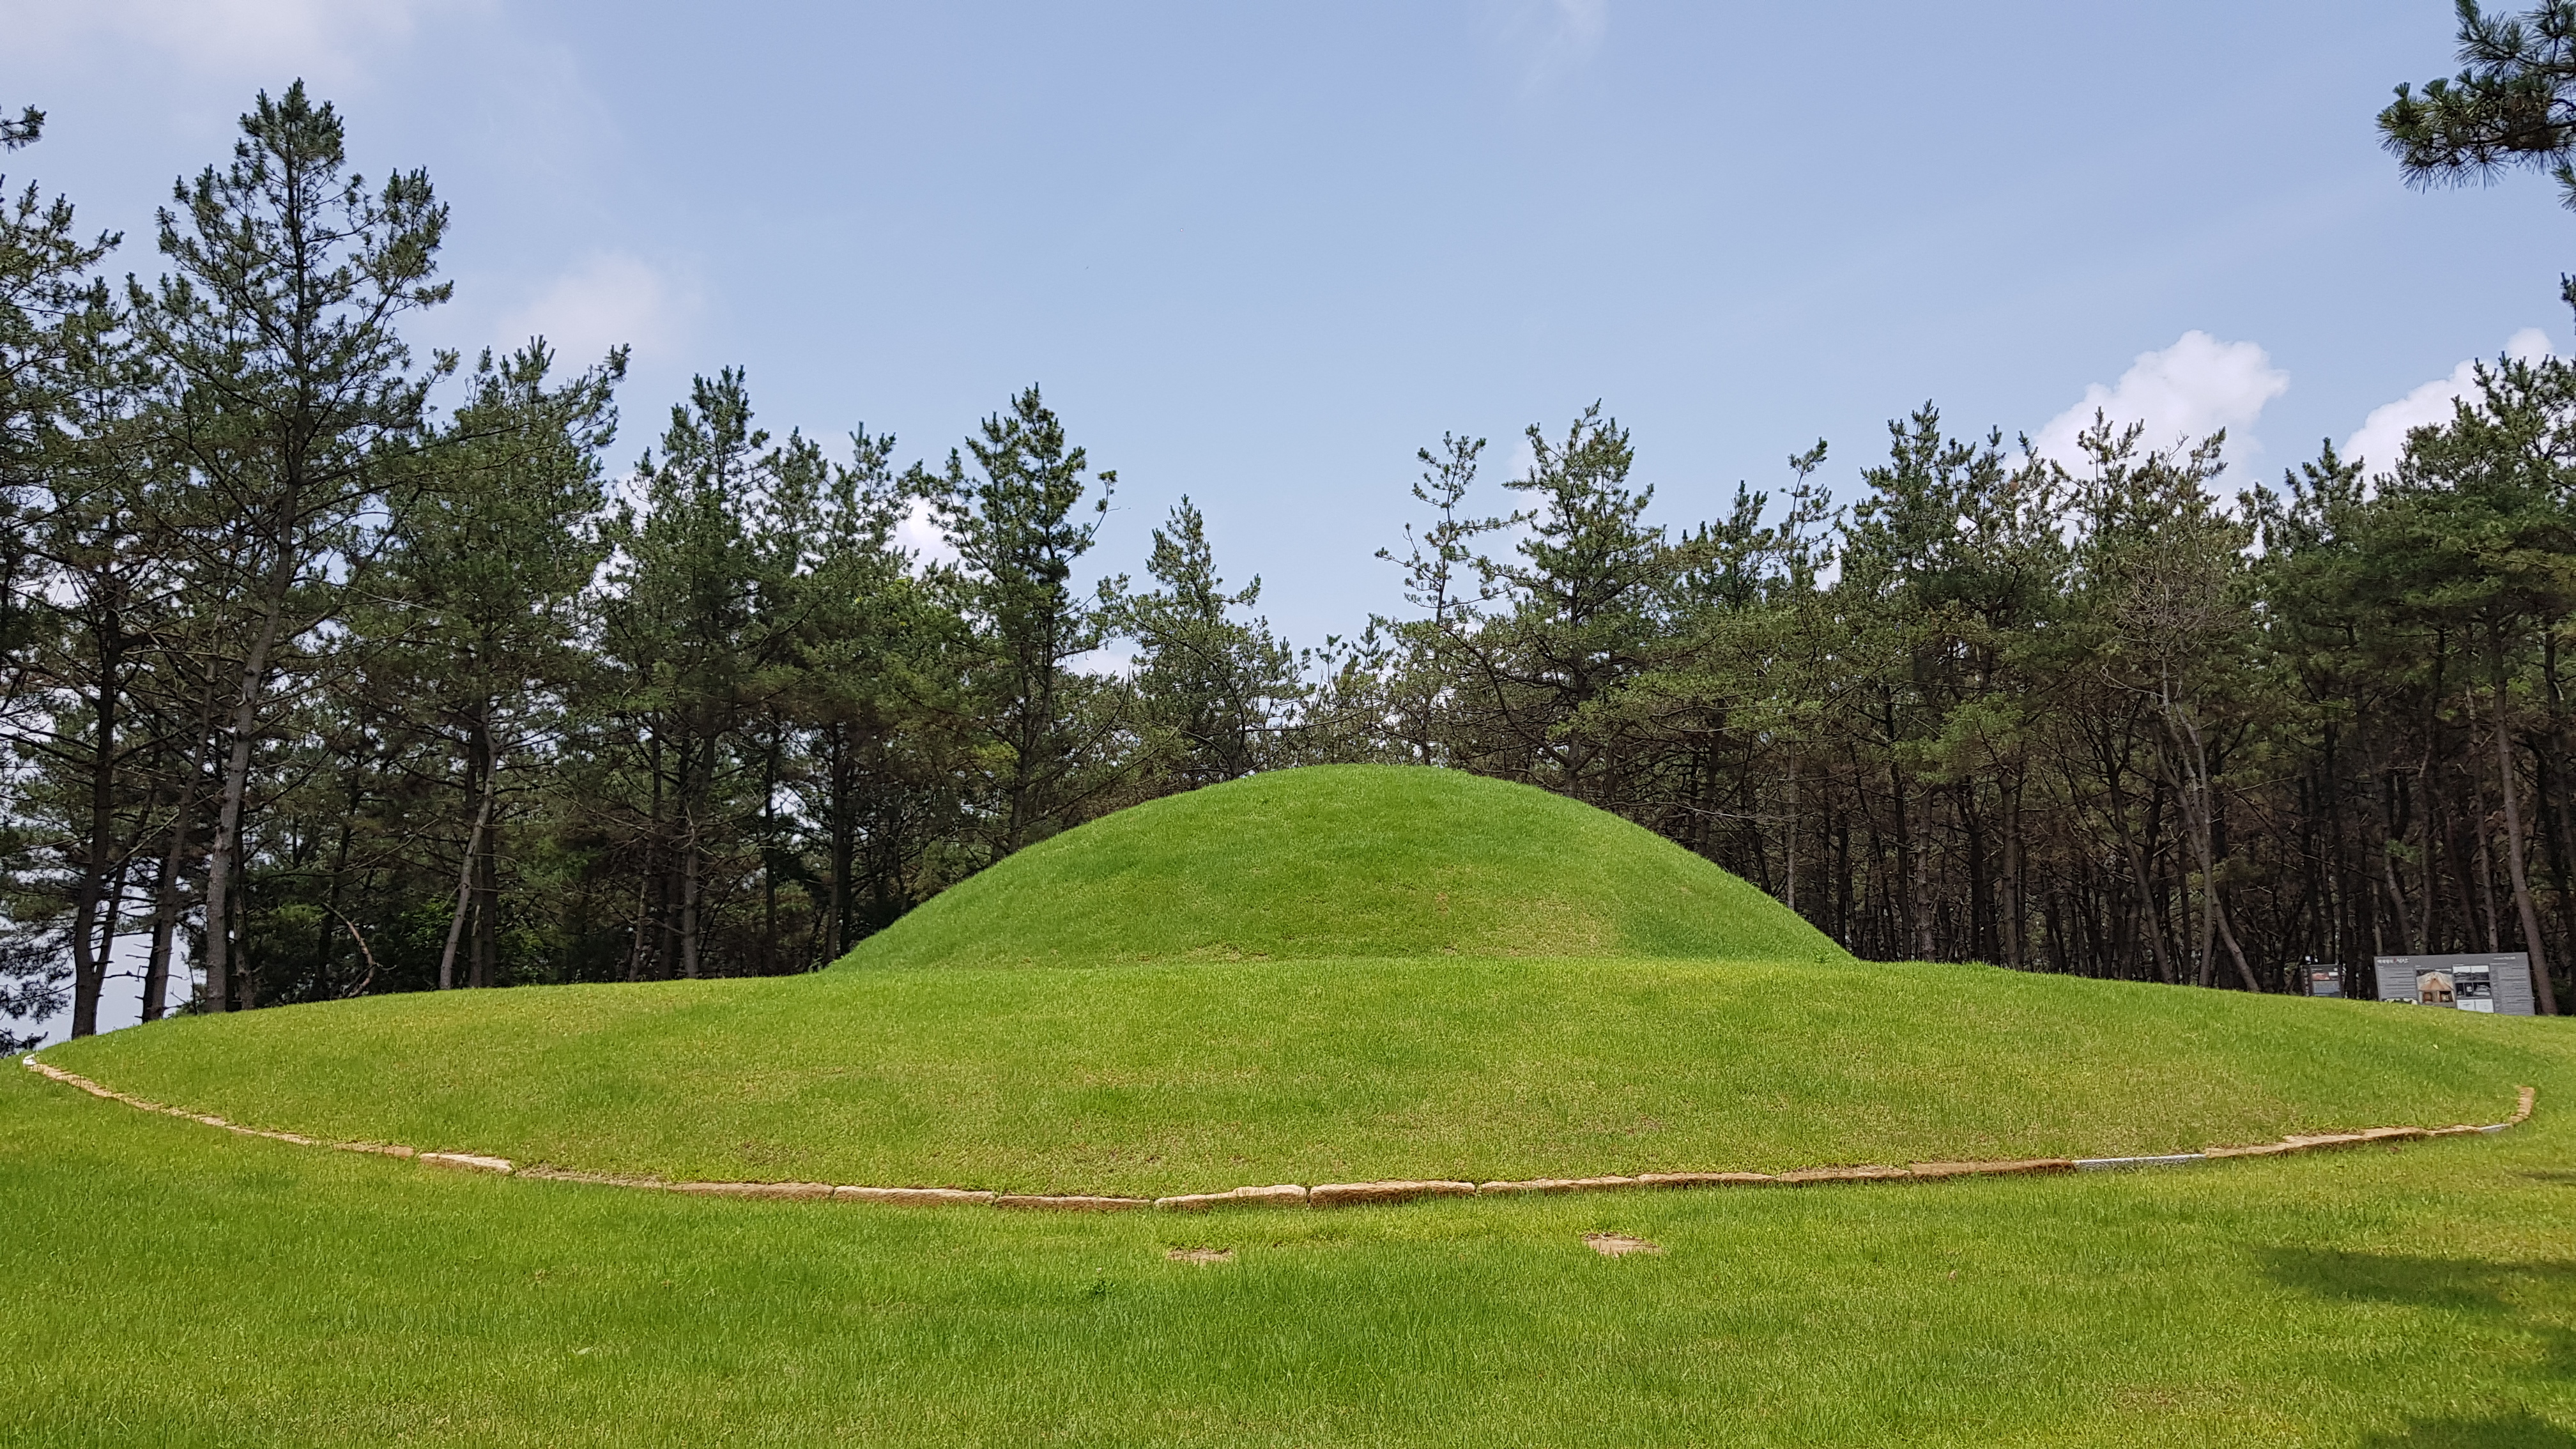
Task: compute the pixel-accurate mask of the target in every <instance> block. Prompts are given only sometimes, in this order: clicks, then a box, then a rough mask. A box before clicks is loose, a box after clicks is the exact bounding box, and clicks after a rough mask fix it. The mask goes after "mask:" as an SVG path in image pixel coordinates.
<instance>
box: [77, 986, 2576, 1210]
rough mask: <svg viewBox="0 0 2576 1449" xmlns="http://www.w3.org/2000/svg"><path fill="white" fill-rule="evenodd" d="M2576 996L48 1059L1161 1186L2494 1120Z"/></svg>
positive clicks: (753, 1169) (1011, 1031)
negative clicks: (2447, 1006)
mask: <svg viewBox="0 0 2576 1449" xmlns="http://www.w3.org/2000/svg"><path fill="white" fill-rule="evenodd" d="M2557 1025H2558V1024H2557V1023H2553V1022H2539V1021H2533V1020H2529V1019H2510V1018H2496V1017H2484V1016H2477V1015H2473V1014H2469V1013H2461V1012H2428V1011H2424V1010H2421V1009H2419V1008H2408V1007H2393V1006H2381V1005H2377V1004H2373V1003H2362V1002H2331V1001H2309V1000H2303V999H2290V998H2281V997H2247V996H2243V995H2239V994H2234V993H2218V992H2197V991H2181V990H2175V989H2171V988H2162V987H2153V986H2139V985H2124V984H2118V983H2109V982H2096V981H2083V980H2076V979H2070V978H2065V977H2049V976H2032V975H2022V974H2017V973H2013V972H2006V971H1997V970H1991V969H1985V968H1978V967H1962V966H1861V965H1857V964H1850V965H1840V966H1814V965H1805V966H1781V965H1767V964H1758V963H1746V962H1717V963H1711V962H1684V961H1654V960H1649V961H1584V960H1574V961H1555V960H1548V961H1527V960H1522V961H1468V960H1451V959H1446V958H1442V959H1435V960H1430V961H1347V962H1277V961H1272V962H1241V963H1235V964H1195V963H1194V964H1179V965H1141V966H1140V965H1129V966H1107V967H1089V968H1060V969H1052V970H1034V971H990V970H983V969H978V968H920V969H913V970H904V971H857V970H836V971H830V972H824V973H819V974H817V975H814V976H809V977H803V978H796V979H790V980H773V981H726V982H696V983H667V984H660V985H652V986H636V987H608V986H602V987H561V988H547V989H530V990H522V991H511V992H470V993H469V992H451V993H447V994H444V995H415V996H394V997H376V998H370V999H365V1000H360V1001H352V1002H344V1003H338V1004H333V1005H328V1006H316V1007H294V1008H287V1009H282V1010H275V1011H263V1012H257V1013H249V1014H244V1015H240V1016H236V1017H231V1018H225V1019H220V1020H219V1019H214V1018H204V1017H199V1018H184V1019H180V1020H176V1021H171V1022H166V1023H161V1024H158V1025H154V1026H149V1027H142V1028H138V1029H135V1030H131V1031H123V1032H117V1033H114V1034H112V1035H109V1036H103V1037H98V1038H93V1039H91V1040H88V1041H84V1042H80V1043H77V1044H73V1045H70V1046H66V1047H59V1048H55V1049H53V1050H50V1051H48V1052H46V1053H45V1059H46V1060H48V1061H50V1062H53V1063H55V1064H57V1065H60V1066H63V1067H66V1068H68V1069H70V1070H73V1071H77V1072H82V1073H84V1074H87V1075H90V1076H93V1077H96V1078H97V1079H99V1080H101V1081H103V1082H106V1083H108V1084H109V1085H111V1086H114V1087H118V1088H121V1089H124V1090H127V1091H131V1092H135V1093H137V1094H139V1095H142V1096H146V1097H150V1098H152V1099H154V1100H158V1101H163V1102H168V1103H172V1104H175V1105H182V1106H186V1107H190V1108H192V1109H195V1110H197V1111H205V1112H214V1113H218V1114H221V1115H222V1116H225V1117H227V1118H230V1119H232V1120H234V1121H239V1122H245V1123H249V1124H252V1125H256V1126H263V1127H271V1128H286V1129H291V1130H294V1131H298V1132H303V1133H307V1134H310V1135H313V1136H319V1137H326V1138H331V1139H335V1140H345V1139H370V1140H377V1141H392V1142H401V1143H406V1144H409V1145H412V1146H416V1147H422V1148H432V1149H445V1150H461V1151H472V1152H486V1153H495V1154H498V1155H501V1156H504V1157H509V1158H512V1159H514V1160H517V1161H521V1162H531V1163H550V1164H555V1165H559V1166H566V1167H575V1168H585V1169H590V1170H594V1171H604V1172H619V1173H645V1174H658V1175H661V1176H665V1177H671V1178H701V1179H704V1178H717V1179H737V1178H744V1179H757V1180H769V1181H799V1180H801V1181H826V1182H856V1183H876V1184H883V1185H951V1186H964V1187H980V1188H993V1189H997V1190H1002V1191H1019V1192H1049V1191H1058V1192H1117V1193H1135V1194H1144V1195H1156V1194H1162V1193H1172V1192H1191V1191H1207V1190H1212V1189H1220V1188H1225V1187H1231V1186H1235V1185H1238V1184H1244V1183H1267V1182H1306V1183H1314V1182H1335V1181H1351V1180H1355V1179H1366V1178H1379V1177H1456V1178H1468V1179H1473V1180H1479V1181H1482V1180H1491V1179H1494V1178H1518V1177H1533V1176H1583V1175H1591V1174H1598V1173H1629V1172H1638V1171H1673V1170H1694V1169H1750V1170H1767V1169H1775V1168H1785V1167H1804V1166H1815V1165H1822V1164H1833V1163H1862V1162H1905V1161H1909V1160H1924V1159H1936V1158H1959V1157H1987V1158H1993V1157H2021V1156H2037V1155H2069V1156H2093V1155H2111V1154H2129V1153H2152V1152H2172V1151H2187V1150H2192V1149H2196V1148H2198V1147H2201V1146H2203V1145H2206V1144H2208V1143H2212V1142H2253V1141H2262V1140H2267V1139H2270V1138H2273V1137H2277V1136H2279V1135H2281V1134H2283V1133H2285V1132H2289V1131H2294V1130H2318V1129H2333V1128H2352V1127H2364V1126H2374V1125H2383V1124H2386V1125H2395V1124H2417V1125H2438V1124H2442V1123H2449V1122H2462V1121H2471V1122H2492V1121H2495V1120H2498V1119H2499V1118H2501V1117H2503V1116H2504V1115H2505V1114H2506V1113H2507V1112H2508V1111H2509V1110H2510V1109H2511V1107H2512V1103H2513V1090H2512V1089H2513V1088H2514V1087H2515V1086H2516V1085H2517V1084H2520V1083H2524V1082H2528V1081H2530V1080H2531V1079H2532V1076H2533V1074H2534V1073H2535V1072H2536V1071H2538V1070H2540V1069H2541V1067H2540V1064H2539V1063H2538V1062H2537V1061H2536V1058H2535V1053H2536V1052H2538V1051H2540V1050H2541V1048H2542V1046H2543V1045H2544V1044H2546V1043H2551V1042H2560V1041H2564V1040H2565V1035H2564V1033H2562V1032H2554V1031H2553V1028H2555V1027H2556V1026H2557Z"/></svg>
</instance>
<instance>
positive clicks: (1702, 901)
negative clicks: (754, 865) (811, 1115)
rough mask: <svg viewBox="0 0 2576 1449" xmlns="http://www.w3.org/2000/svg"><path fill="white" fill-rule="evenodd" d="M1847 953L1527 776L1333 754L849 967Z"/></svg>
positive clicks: (1200, 794) (1158, 819)
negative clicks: (1519, 779) (1521, 780)
mask: <svg viewBox="0 0 2576 1449" xmlns="http://www.w3.org/2000/svg"><path fill="white" fill-rule="evenodd" d="M1439 955H1459V956H1479V957H1523V956H1527V957H1536V956H1547V957H1558V958H1565V957H1609V956H1624V957H1663V958H1676V957H1683V958H1692V959H1698V960H1714V961H1750V960H1762V961H1817V962H1822V961H1847V960H1849V959H1850V957H1849V956H1847V955H1846V954H1845V953H1844V952H1843V950H1842V949H1841V948H1840V947H1838V946H1836V945H1834V943H1833V942H1832V941H1831V940H1830V939H1828V938H1827V937H1826V936H1825V935H1824V934H1823V933H1822V932H1820V931H1818V930H1816V929H1815V928H1814V927H1813V926H1810V925H1808V924H1807V923H1806V922H1805V921H1804V920H1802V919H1800V918H1799V917H1798V916H1797V915H1796V913H1794V912H1792V911H1790V910H1789V909H1788V908H1787V907H1785V906H1783V905H1781V904H1780V903H1779V902H1777V901H1775V900H1773V899H1771V898H1770V897H1769V896H1767V895H1764V894H1763V893H1762V892H1761V891H1759V890H1757V889H1755V888H1754V887H1753V886H1752V885H1750V884H1748V883H1747V882H1745V881H1743V880H1741V879H1738V878H1737V877H1735V876H1733V875H1730V874H1728V873H1727V872H1726V871H1724V870H1721V869H1719V868H1718V867H1716V866H1714V865H1711V864H1709V863H1708V862H1707V861H1705V860H1702V859H1701V858H1699V857H1698V856H1695V855H1693V854H1691V853H1690V852H1689V851H1686V850H1684V849H1682V848H1681V847H1680V846H1677V845H1674V844H1673V843H1672V842H1670V841H1667V840H1664V839H1662V838H1660V837H1658V836H1656V835H1654V834H1653V833H1651V832H1649V831H1646V830H1643V829H1640V828H1639V827H1637V826H1635V825H1632V824H1630V823H1628V822H1627V821H1624V820H1621V819H1619V818H1618V817H1617V816H1614V815H1611V814H1608V813H1606V812H1604V811H1601V810H1597V809H1594V808H1593V807H1591V806H1589V805H1585V804H1582V803H1579V802H1577V801H1573V800H1568V799H1566V798H1564V797H1562V796H1558V795H1551V794H1548V793H1547V792H1546V791H1543V790H1538V789H1534V788H1532V787H1530V786H1527V785H1514V784H1509V783H1506V782H1503V781H1499V780H1488V779H1483V778H1480V777H1478V776H1474V775H1467V774H1463V773H1460V772H1457V771H1454V770H1434V769H1421V768H1408V767H1403V766H1389V765H1326V766H1317V767H1313V768H1309V769H1302V770H1283V771H1279V772H1276V773H1273V774H1266V775H1255V776H1252V777H1251V778H1248V779H1243V780H1236V781H1232V782H1230V783H1227V784H1223V785H1216V786H1211V787H1209V788H1207V789H1204V790H1196V791H1192V792H1190V793H1188V794H1185V795H1174V796H1169V797H1167V798H1164V799H1161V800H1155V801H1151V802H1149V803H1146V804H1143V805H1138V806H1136V807H1134V808H1132V809H1128V810H1122V811H1120V812H1118V813H1117V814H1115V815H1111V816H1109V817H1107V818H1105V819H1102V820H1097V821H1094V822H1092V823H1091V824H1088V825H1085V826H1082V827H1081V828H1079V829H1077V830H1072V831H1068V832H1066V833H1065V834H1063V835H1060V836H1057V837H1055V838H1054V839H1052V840H1048V841H1045V842H1043V843H1041V844H1039V845H1035V846H1032V847H1030V848H1029V849H1027V850H1024V851H1022V852H1020V853H1019V854H1017V855H1015V856H1012V857H1011V858H1010V859H1008V860H1005V861H1003V862H1001V863H1000V864H999V865H996V866H994V867H993V868H992V869H990V870H987V871H985V872H984V873H983V874H981V875H978V876H976V877H974V878H972V879H970V880H967V881H965V882H962V883H961V884H959V885H957V886H955V887H954V888H952V889H950V890H948V891H947V892H945V893H943V894H942V895H940V896H938V897H936V898H935V899H933V900H931V901H930V902H929V903H928V904H926V905H924V906H922V907H921V908H920V909H919V910H916V911H914V912H913V913H912V914H910V915H908V916H906V917H904V918H903V919H902V920H901V921H898V922H897V923H895V925H894V926H892V927H890V928H889V929H887V930H885V931H883V932H881V933H879V934H878V935H876V936H875V937H872V938H871V939H869V940H868V941H866V942H864V943H862V944H861V945H860V946H859V947H858V949H857V950H855V951H853V952H851V953H850V954H849V955H848V956H846V957H844V958H843V962H842V964H844V965H849V966H866V967H880V966H1017V965H1060V964H1091V963H1103V962H1110V961H1130V962H1133V961H1172V960H1192V959H1198V960H1233V959H1245V958H1261V957H1267V958H1270V959H1274V960H1284V959H1324V958H1350V957H1392V956H1439Z"/></svg>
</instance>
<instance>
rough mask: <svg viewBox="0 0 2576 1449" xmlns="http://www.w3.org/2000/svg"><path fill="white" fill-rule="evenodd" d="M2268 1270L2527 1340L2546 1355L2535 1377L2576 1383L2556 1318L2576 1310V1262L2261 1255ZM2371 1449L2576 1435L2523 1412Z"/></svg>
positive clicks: (2512, 1447)
mask: <svg viewBox="0 0 2576 1449" xmlns="http://www.w3.org/2000/svg"><path fill="white" fill-rule="evenodd" d="M2263 1266H2264V1270H2265V1272H2266V1273H2267V1274H2268V1275H2269V1276H2270V1277H2271V1279H2272V1281H2273V1282H2275V1283H2278V1284H2280V1285H2281V1286H2283V1287H2285V1288H2294V1289H2297V1290H2299V1291H2301V1292H2304V1293H2309V1294H2313V1295H2314V1296H2316V1297H2319V1298H2326V1299H2335V1300H2340V1301H2343V1302H2349V1303H2392V1304H2399V1305H2402V1306H2405V1307H2409V1308H2421V1309H2429V1310H2434V1311H2437V1312H2444V1313H2450V1314H2455V1315H2459V1316H2460V1317H2462V1318H2466V1319H2470V1320H2473V1321H2477V1322H2479V1323H2481V1324H2482V1325H2483V1326H2484V1327H2486V1328H2489V1329H2493V1330H2501V1331H2503V1332H2506V1333H2518V1334H2522V1335H2525V1336H2527V1337H2528V1338H2529V1339H2530V1340H2531V1341H2532V1342H2533V1343H2535V1344H2536V1345H2538V1346H2539V1348H2540V1350H2541V1362H2540V1363H2539V1364H2538V1365H2536V1366H2535V1367H2534V1369H2533V1371H2532V1376H2533V1377H2535V1378H2538V1379H2541V1380H2544V1381H2546V1382H2549V1383H2551V1384H2553V1385H2563V1384H2565V1383H2566V1382H2567V1381H2568V1380H2569V1379H2570V1378H2571V1377H2576V1329H2571V1328H2569V1327H2568V1326H2567V1325H2566V1323H2565V1322H2564V1321H2563V1319H2562V1318H2559V1317H2557V1316H2556V1315H2555V1314H2553V1313H2552V1310H2560V1311H2563V1306H2564V1305H2566V1304H2568V1303H2571V1302H2576V1262H2565V1261H2557V1260H2543V1261H2540V1262H2529V1263H2498V1262H2481V1261H2478V1260H2476V1259H2463V1258H2421V1257H2410V1256H2405V1255H2401V1254H2394V1253H2349V1252H2335V1251H2325V1250H2318V1249H2304V1248H2280V1249H2274V1250H2272V1251H2271V1252H2268V1253H2266V1254H2264V1255H2263ZM2363 1442H2364V1443H2365V1444H2368V1445H2374V1446H2383V1449H2453V1446H2456V1449H2522V1446H2531V1449H2576V1433H2571V1432H2569V1431H2568V1430H2567V1429H2565V1428H2562V1427H2560V1426H2558V1425H2557V1424H2554V1423H2552V1422H2550V1421H2549V1420H2547V1419H2543V1418H2540V1417H2539V1416H2537V1415H2535V1414H2533V1413H2531V1412H2530V1411H2529V1410H2527V1409H2517V1410H2513V1411H2511V1412H2504V1413H2498V1414H2494V1415H2490V1416H2487V1417H2484V1418H2476V1419H2465V1418H2454V1419H2418V1420H2412V1421H2410V1422H2409V1423H2408V1425H2407V1428H2406V1430H2405V1432H2403V1433H2400V1434H2380V1435H2375V1436H2373V1437H2371V1438H2369V1439H2366V1440H2364V1441H2363Z"/></svg>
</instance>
